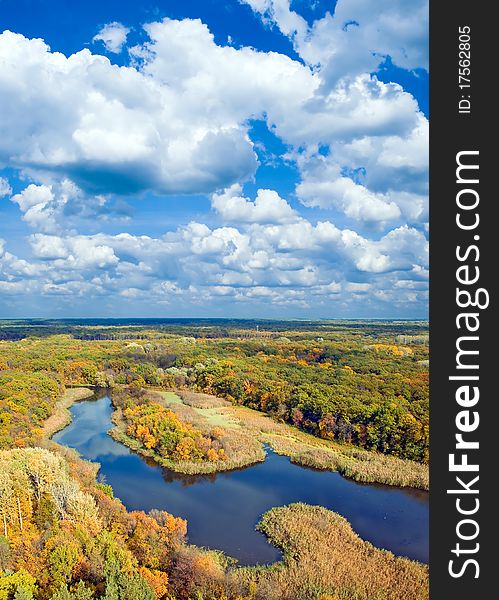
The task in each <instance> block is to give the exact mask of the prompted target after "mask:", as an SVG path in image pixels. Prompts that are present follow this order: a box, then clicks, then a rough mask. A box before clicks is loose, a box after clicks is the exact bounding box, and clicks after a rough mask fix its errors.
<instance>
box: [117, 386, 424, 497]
mask: <svg viewBox="0 0 499 600" xmlns="http://www.w3.org/2000/svg"><path fill="white" fill-rule="evenodd" d="M153 401H154V402H156V403H158V404H161V405H162V406H164V407H165V408H168V409H169V410H172V411H173V412H174V413H175V414H176V415H177V416H178V417H179V418H180V419H181V420H182V421H183V422H186V423H189V424H191V425H192V426H193V427H195V428H196V429H198V430H199V431H202V432H204V433H208V432H210V431H213V429H214V428H217V430H219V432H220V434H221V440H222V443H223V446H224V448H225V459H224V460H217V461H216V462H206V461H204V462H201V461H185V460H181V461H179V460H171V459H168V458H165V457H163V456H161V455H160V454H158V453H157V452H154V451H153V450H151V449H147V448H145V447H144V446H143V445H142V443H141V442H140V441H139V440H137V439H135V438H132V437H130V436H129V435H127V432H126V422H125V420H124V418H123V415H122V413H121V411H120V409H117V410H116V411H115V413H114V415H113V423H114V424H115V428H114V429H112V430H111V431H110V435H111V436H112V437H113V438H114V439H115V440H116V441H118V442H120V443H122V444H124V445H126V446H128V447H129V448H130V449H131V450H133V451H135V452H137V453H139V454H141V455H142V456H146V457H148V458H151V459H153V460H154V461H155V462H157V463H158V464H160V465H161V466H163V467H166V468H168V469H171V470H172V471H176V472H177V473H184V474H207V473H216V472H221V471H229V470H232V469H238V468H242V467H246V466H250V465H252V464H255V463H257V462H261V461H263V460H265V450H264V445H268V446H270V447H271V448H272V449H273V450H274V451H275V452H277V453H278V454H281V455H284V456H288V457H289V458H290V460H291V461H292V462H294V463H296V464H299V465H302V466H305V467H310V468H315V469H321V470H327V471H338V472H339V473H340V474H341V475H343V476H344V477H348V478H350V479H353V480H355V481H358V482H362V483H381V484H385V485H391V486H396V487H409V488H414V489H420V490H428V488H429V470H428V466H427V465H422V464H420V463H416V462H413V461H410V460H404V459H399V458H396V457H393V456H387V455H384V454H379V453H375V452H368V451H366V450H362V449H360V448H356V447H354V446H349V445H346V444H339V443H336V442H334V441H330V440H322V439H319V438H317V437H315V436H313V435H310V434H307V433H305V432H303V431H301V430H299V429H296V428H294V427H292V426H290V425H287V424H285V423H278V422H276V421H274V420H273V419H271V418H270V417H268V416H266V415H264V414H262V413H261V412H259V411H255V410H252V409H250V408H247V407H242V406H234V405H233V404H231V403H230V402H228V401H226V400H223V399H221V398H217V397H215V396H210V395H207V394H200V393H195V392H188V391H180V392H178V393H173V392H163V391H156V392H154V398H153Z"/></svg>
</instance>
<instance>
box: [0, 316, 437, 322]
mask: <svg viewBox="0 0 499 600" xmlns="http://www.w3.org/2000/svg"><path fill="white" fill-rule="evenodd" d="M4 321H262V322H266V321H271V322H273V321H281V322H291V321H304V322H319V321H340V322H341V321H381V322H389V321H402V322H410V321H417V322H423V323H425V322H429V319H425V318H419V317H348V318H347V317H345V318H343V317H314V318H307V317H285V318H278V317H12V318H8V317H0V323H1V322H4Z"/></svg>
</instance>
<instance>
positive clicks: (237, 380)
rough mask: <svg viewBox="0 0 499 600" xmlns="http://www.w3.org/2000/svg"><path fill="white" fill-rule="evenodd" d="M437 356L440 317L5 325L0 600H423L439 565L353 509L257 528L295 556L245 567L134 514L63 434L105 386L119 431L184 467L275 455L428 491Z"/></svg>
mask: <svg viewBox="0 0 499 600" xmlns="http://www.w3.org/2000/svg"><path fill="white" fill-rule="evenodd" d="M428 364H429V363H428V329H427V323H424V322H402V321H363V322H362V321H317V322H312V321H296V322H284V321H244V320H239V321H228V320H227V321H224V320H205V321H201V320H200V321H194V320H170V321H167V320H164V321H161V320H145V321H132V320H128V321H112V320H108V321H104V320H101V321H3V322H1V323H0V406H1V414H0V463H1V469H0V520H1V523H0V574H1V575H0V600H35V599H36V600H91V599H105V600H155V599H156V600H161V599H163V600H265V599H268V600H279V599H283V600H373V599H376V600H385V599H386V600H399V598H400V597H401V596H400V590H401V589H404V598H407V599H408V600H424V599H425V598H427V595H428V591H427V577H428V573H427V566H426V565H424V564H422V563H419V562H416V561H414V560H409V559H407V558H405V557H403V556H396V555H395V554H393V553H392V552H390V551H387V550H384V549H382V548H379V549H378V548H376V547H374V546H373V545H371V544H370V543H369V542H367V541H364V540H363V539H361V538H360V537H359V536H358V535H357V533H356V532H355V531H354V530H352V527H351V526H350V524H349V523H348V521H347V520H345V519H344V518H343V515H341V514H337V513H335V512H333V511H331V510H328V509H326V508H323V507H321V506H311V505H308V504H303V503H293V504H289V505H287V506H275V507H274V508H272V509H271V510H270V511H269V512H267V513H265V514H264V515H262V516H261V519H260V521H259V522H258V523H256V522H255V523H254V526H255V527H258V529H259V531H261V532H262V533H263V534H264V535H265V536H267V539H268V540H269V542H270V543H271V544H273V545H274V546H276V547H277V548H279V549H280V551H281V552H282V560H280V561H278V562H276V563H274V564H272V565H258V566H247V567H244V566H238V565H237V561H236V560H235V559H234V557H231V556H227V555H225V554H224V553H222V552H220V551H218V550H216V549H215V548H212V549H208V548H201V547H198V546H196V545H193V544H192V543H190V542H189V532H190V529H189V528H190V525H189V521H188V520H186V519H185V517H184V516H183V515H182V514H170V513H169V512H168V511H165V510H162V509H161V510H160V509H153V510H150V511H147V512H143V511H138V510H129V509H127V507H126V506H125V505H124V504H123V502H122V501H120V500H119V499H118V498H117V497H116V496H115V491H114V490H113V487H112V486H111V485H109V483H107V482H106V481H105V478H104V477H102V475H101V474H100V473H99V464H98V463H96V462H89V461H87V460H84V459H83V458H82V457H81V456H79V455H78V453H77V452H76V451H74V450H72V449H71V448H68V447H66V446H64V445H61V444H59V443H56V442H55V441H54V440H53V439H52V436H53V435H54V434H56V433H57V432H58V431H61V430H63V429H64V428H65V427H66V426H67V425H68V423H69V422H70V420H71V414H70V409H71V407H72V406H73V405H74V403H75V402H79V401H84V400H85V399H86V398H90V397H91V396H92V395H93V394H94V392H95V390H105V393H106V394H108V396H109V397H110V398H111V402H112V410H113V414H112V423H113V427H112V428H111V430H110V431H109V435H110V436H111V437H112V438H113V439H114V440H115V441H117V442H119V443H120V444H122V445H123V446H125V447H127V448H128V449H130V450H131V451H133V453H135V454H137V455H139V456H141V457H142V458H143V460H147V461H152V462H151V464H155V465H159V466H160V467H161V468H163V469H167V470H169V471H171V472H176V473H179V474H187V475H200V476H204V475H206V476H207V475H208V474H210V473H212V474H213V473H219V472H231V471H234V470H237V469H243V468H251V465H254V464H258V463H260V462H263V461H265V458H266V453H267V452H269V451H272V452H275V453H277V454H278V455H281V456H284V457H288V459H289V460H290V461H291V462H292V463H294V464H297V465H301V466H302V467H303V468H309V469H316V470H321V471H327V472H335V473H339V474H340V475H341V476H342V477H344V478H346V479H349V480H352V481H356V482H359V483H363V484H368V483H369V484H374V485H381V484H382V485H384V486H391V487H392V488H396V487H398V488H401V489H413V490H422V491H423V492H421V493H424V491H425V490H428V486H429V483H428V462H429V407H428ZM359 561H362V563H363V564H364V568H363V570H362V574H360V573H359V570H358V564H359Z"/></svg>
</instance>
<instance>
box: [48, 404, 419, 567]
mask: <svg viewBox="0 0 499 600" xmlns="http://www.w3.org/2000/svg"><path fill="white" fill-rule="evenodd" d="M112 412H113V409H112V405H111V401H110V399H109V397H107V396H105V397H103V398H99V399H91V400H86V401H83V402H78V403H76V404H74V405H73V406H72V408H71V414H72V417H73V421H72V423H71V424H70V425H68V427H66V428H65V429H63V430H62V431H60V432H59V433H57V434H56V435H55V436H54V441H56V442H58V443H59V444H63V445H65V446H69V447H71V448H75V449H76V450H78V452H79V453H80V454H81V455H82V457H83V458H85V459H87V460H92V461H97V462H99V463H100V465H101V470H100V474H101V476H102V477H103V478H104V479H105V481H106V483H109V484H110V485H111V486H112V487H113V490H114V493H115V495H116V496H117V497H118V498H120V499H121V500H122V502H123V503H124V504H125V506H126V507H127V508H128V509H129V510H144V511H149V510H151V509H152V508H157V509H161V510H166V511H168V512H169V513H171V514H173V515H175V516H180V517H183V518H185V519H187V523H188V538H189V541H190V542H192V543H193V544H197V545H199V546H205V547H209V548H216V549H219V550H223V551H224V552H225V553H226V554H228V555H230V556H233V557H235V558H237V559H238V561H239V564H243V565H249V564H256V563H269V562H273V561H275V560H278V559H279V558H280V553H279V551H278V550H277V549H276V548H274V547H273V546H271V545H270V544H269V543H268V542H267V540H266V538H265V536H263V535H262V534H260V533H258V532H257V531H255V525H256V523H257V522H258V521H259V519H260V517H261V515H262V514H263V513H264V512H266V511H267V510H269V509H270V508H272V507H274V506H283V505H285V504H289V503H290V502H306V503H308V504H318V505H321V506H325V507H327V508H329V509H331V510H334V511H335V512H338V513H340V514H341V515H343V516H344V517H345V518H346V519H348V521H350V523H351V524H352V527H353V529H354V530H355V531H356V532H357V533H358V534H359V535H360V536H361V537H362V538H363V539H365V540H369V541H370V542H372V543H373V544H374V545H375V546H377V547H379V548H386V549H388V550H391V551H392V552H394V553H395V554H398V555H402V556H408V557H409V558H413V559H416V560H419V561H422V562H427V561H428V494H427V493H426V492H420V491H413V490H412V491H411V490H404V489H397V488H393V487H388V486H381V485H366V484H359V483H356V482H354V481H352V480H349V479H345V478H343V477H341V476H340V475H339V474H338V473H330V472H327V471H317V470H315V469H308V468H304V467H301V466H299V465H294V464H293V463H291V462H290V460H289V459H288V458H287V457H284V456H279V455H277V454H275V453H274V452H272V451H271V450H268V454H267V458H266V460H265V461H264V462H263V463H258V464H256V465H254V466H250V467H246V468H245V469H240V470H237V471H228V472H226V473H217V474H213V475H180V474H178V473H175V472H173V471H170V470H167V469H162V468H161V467H159V466H157V465H155V464H154V463H152V462H151V461H147V460H145V459H144V458H142V457H140V456H139V455H137V454H135V453H133V452H132V451H130V450H129V449H128V448H126V447H125V446H123V445H122V444H120V443H118V442H115V441H114V440H113V439H112V438H111V437H110V436H109V435H108V434H107V431H108V430H109V429H111V428H112V426H113V425H112V422H111V414H112Z"/></svg>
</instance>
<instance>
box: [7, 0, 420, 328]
mask: <svg viewBox="0 0 499 600" xmlns="http://www.w3.org/2000/svg"><path fill="white" fill-rule="evenodd" d="M0 9H1V10H0V32H1V31H3V32H4V33H3V34H1V35H0V61H3V62H2V64H5V65H6V68H5V69H2V72H1V73H0V217H1V221H0V240H1V241H0V316H1V317H23V316H26V317H29V316H42V317H78V316H81V317H85V316H88V317H95V316H106V317H112V316H120V317H124V316H134V317H137V316H162V317H168V316H172V317H174V316H214V317H219V316H228V317H229V316H230V317H237V316H240V317H264V316H265V317H278V318H282V317H290V318H291V317H293V318H295V317H298V318H299V317H304V318H311V317H321V318H335V317H338V318H345V317H351V318H354V317H412V318H425V317H426V314H427V274H428V271H427V267H428V265H427V220H428V214H427V183H428V175H427V154H428V152H427V146H428V72H427V68H428V66H427V61H428V56H427V5H426V2H419V1H416V2H406V1H405V0H380V2H378V3H376V6H374V5H373V4H372V3H370V2H369V1H368V0H364V1H363V0H356V1H355V2H351V1H349V0H345V1H341V0H340V2H338V4H337V5H336V3H335V2H326V1H325V0H317V1H314V2H310V1H308V0H307V1H305V0H295V1H292V2H290V0H226V1H220V0H183V1H178V0H175V1H174V0H169V1H165V0H163V1H157V2H152V1H144V2H140V3H139V2H127V1H121V2H118V1H115V0H112V1H111V0H105V1H100V2H94V1H89V2H85V3H83V2H77V3H75V2H69V1H62V0H59V1H57V0H51V1H48V0H15V1H14V0H0Z"/></svg>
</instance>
